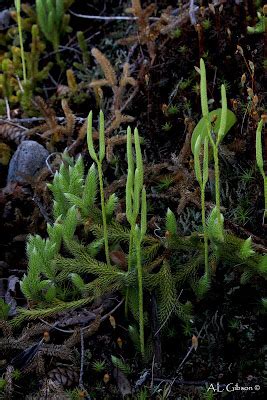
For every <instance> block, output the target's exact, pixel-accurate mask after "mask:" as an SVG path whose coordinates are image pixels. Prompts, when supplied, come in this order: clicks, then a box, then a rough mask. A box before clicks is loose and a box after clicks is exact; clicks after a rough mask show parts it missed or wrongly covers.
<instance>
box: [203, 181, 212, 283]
mask: <svg viewBox="0 0 267 400" xmlns="http://www.w3.org/2000/svg"><path fill="white" fill-rule="evenodd" d="M201 216H202V226H203V233H204V255H205V273H206V274H207V276H208V277H209V275H210V274H209V243H208V234H207V226H206V215H205V188H204V187H203V186H201Z"/></svg>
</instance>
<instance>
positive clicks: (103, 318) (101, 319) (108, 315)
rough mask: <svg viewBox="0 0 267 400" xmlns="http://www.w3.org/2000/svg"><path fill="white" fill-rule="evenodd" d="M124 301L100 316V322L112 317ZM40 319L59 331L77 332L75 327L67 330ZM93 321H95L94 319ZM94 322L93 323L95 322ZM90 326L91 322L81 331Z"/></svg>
mask: <svg viewBox="0 0 267 400" xmlns="http://www.w3.org/2000/svg"><path fill="white" fill-rule="evenodd" d="M123 302H124V299H122V300H121V301H120V302H119V303H118V304H117V305H116V306H115V307H114V308H113V309H112V310H111V311H109V312H108V313H107V314H105V315H104V316H103V317H101V318H100V322H103V321H105V320H106V319H107V318H108V317H110V315H111V314H113V313H114V312H115V311H116V310H117V309H118V308H119V307H120V306H121V305H122V303H123ZM39 320H40V321H41V322H43V323H44V324H46V325H48V326H50V328H53V329H56V330H57V331H59V332H63V333H74V332H76V331H75V330H74V329H70V330H67V329H61V328H58V327H57V326H56V325H55V324H54V325H52V324H49V323H48V322H46V321H45V320H43V319H42V318H39ZM93 322H94V321H93ZM93 322H92V323H93ZM90 326H91V324H90V325H87V326H84V327H83V328H81V331H85V330H86V329H88V328H90Z"/></svg>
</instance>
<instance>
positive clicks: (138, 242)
mask: <svg viewBox="0 0 267 400" xmlns="http://www.w3.org/2000/svg"><path fill="white" fill-rule="evenodd" d="M136 263H137V272H138V300H139V335H140V350H141V354H142V356H143V357H144V355H145V333H144V303H143V301H144V300H143V271H142V263H141V240H139V239H137V238H136Z"/></svg>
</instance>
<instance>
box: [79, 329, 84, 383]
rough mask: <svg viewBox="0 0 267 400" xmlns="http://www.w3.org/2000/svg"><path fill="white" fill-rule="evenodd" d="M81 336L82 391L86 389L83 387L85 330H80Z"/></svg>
mask: <svg viewBox="0 0 267 400" xmlns="http://www.w3.org/2000/svg"><path fill="white" fill-rule="evenodd" d="M80 336H81V365H80V376H79V387H80V388H81V389H83V388H84V386H83V366H84V337H83V330H82V329H81V330H80Z"/></svg>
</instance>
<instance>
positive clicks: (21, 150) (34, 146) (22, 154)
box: [7, 140, 49, 183]
mask: <svg viewBox="0 0 267 400" xmlns="http://www.w3.org/2000/svg"><path fill="white" fill-rule="evenodd" d="M48 156H49V153H48V151H47V150H46V149H45V148H44V147H43V146H42V145H41V144H39V143H37V142H34V141H33V140H25V141H24V142H22V143H21V144H20V145H19V146H18V148H17V150H16V151H15V153H14V155H13V157H12V158H11V160H10V163H9V169H8V176H7V183H10V182H18V183H28V182H29V179H30V178H33V177H36V176H37V175H38V173H39V172H40V170H41V169H42V168H43V167H44V166H45V160H46V159H47V157H48Z"/></svg>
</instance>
